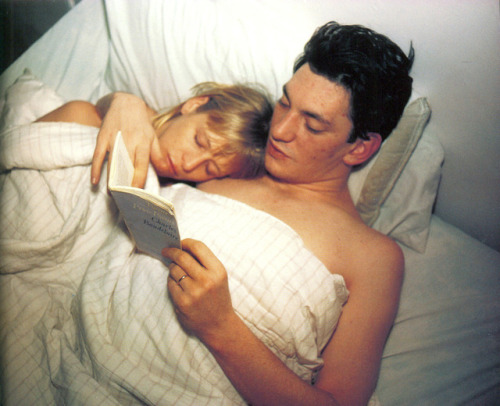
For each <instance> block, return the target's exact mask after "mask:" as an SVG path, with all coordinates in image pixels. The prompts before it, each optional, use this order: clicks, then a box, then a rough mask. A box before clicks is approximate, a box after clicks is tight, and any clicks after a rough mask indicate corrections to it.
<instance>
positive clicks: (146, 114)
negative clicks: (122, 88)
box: [91, 93, 165, 187]
mask: <svg viewBox="0 0 500 406" xmlns="http://www.w3.org/2000/svg"><path fill="white" fill-rule="evenodd" d="M97 109H98V111H99V114H100V115H101V117H103V121H102V126H101V129H100V130H99V134H98V135H97V142H96V147H95V150H94V156H93V158H92V170H91V181H92V183H93V184H94V185H95V184H97V183H99V179H100V177H101V170H102V164H103V162H104V159H105V158H106V154H107V153H108V152H109V153H111V151H112V150H113V145H114V143H115V138H116V134H117V132H118V131H121V132H122V136H123V141H124V142H125V145H126V146H127V150H128V153H129V155H130V158H131V160H132V163H133V165H134V168H135V173H134V179H133V181H132V186H136V187H144V184H145V182H146V176H147V172H148V165H149V160H150V158H151V161H152V162H153V163H154V164H155V166H156V167H159V168H160V169H161V168H162V165H165V163H164V162H163V159H162V154H161V151H160V145H159V143H158V138H157V136H156V132H155V130H154V129H153V127H152V125H151V117H152V116H153V115H154V114H155V112H154V111H153V110H152V109H150V108H149V107H148V106H147V105H146V103H144V101H143V100H141V99H140V98H138V97H136V96H134V95H132V94H127V93H113V94H110V95H108V96H106V97H104V98H102V99H100V100H99V101H98V102H97ZM108 162H109V160H108Z"/></svg>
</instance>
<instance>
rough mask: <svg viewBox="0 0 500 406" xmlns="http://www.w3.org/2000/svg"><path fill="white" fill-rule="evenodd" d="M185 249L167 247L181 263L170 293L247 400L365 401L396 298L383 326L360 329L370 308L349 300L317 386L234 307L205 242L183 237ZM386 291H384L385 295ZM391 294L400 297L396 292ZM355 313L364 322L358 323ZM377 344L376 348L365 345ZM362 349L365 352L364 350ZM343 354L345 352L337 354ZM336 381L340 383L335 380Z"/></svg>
mask: <svg viewBox="0 0 500 406" xmlns="http://www.w3.org/2000/svg"><path fill="white" fill-rule="evenodd" d="M183 250H184V251H180V250H176V249H168V250H165V254H166V256H168V257H169V258H170V259H172V260H173V261H174V263H175V264H176V265H172V266H171V277H170V278H169V280H168V288H169V291H170V294H171V296H172V300H173V301H174V304H175V306H176V310H177V313H178V315H179V319H180V321H181V323H182V324H183V325H184V326H185V327H186V328H187V329H189V330H191V331H192V332H194V333H195V334H196V335H197V336H198V337H199V338H200V339H201V340H202V341H203V342H204V344H205V345H206V346H207V348H208V349H209V350H210V351H211V352H212V354H213V355H214V357H215V358H216V359H217V361H218V363H219V365H220V366H221V368H222V369H223V370H224V372H225V374H226V376H227V377H228V378H229V379H230V380H231V382H232V383H233V385H234V386H235V388H236V389H237V390H238V391H239V392H240V394H241V395H242V396H243V397H244V398H245V400H246V401H248V402H249V403H251V404H256V405H259V404H272V405H281V404H282V405H329V404H331V405H343V404H345V405H356V404H366V402H367V400H368V399H369V397H370V395H371V392H372V391H373V383H374V382H375V381H376V376H377V371H378V366H379V363H380V360H379V358H380V356H381V348H383V343H384V342H385V338H386V335H387V331H388V329H389V326H390V323H391V322H392V318H393V315H394V309H392V307H393V305H394V302H395V303H397V300H393V303H392V304H390V305H387V306H384V307H385V309H387V310H384V311H382V312H381V313H383V314H376V315H374V317H375V318H378V319H379V321H380V322H381V324H379V323H377V322H375V321H373V322H370V323H368V325H363V323H364V322H365V321H366V320H367V319H370V314H373V312H372V311H370V310H367V308H368V307H369V306H367V305H366V304H365V302H364V301H363V298H362V297H361V296H359V297H358V296H357V294H356V297H357V299H355V300H354V299H353V300H352V301H351V299H349V300H350V301H351V302H350V306H351V307H350V308H349V310H347V309H346V311H348V313H347V317H344V315H343V316H342V317H341V319H340V323H339V326H338V330H337V332H338V331H339V330H340V331H341V335H340V338H338V339H335V340H331V342H330V343H329V344H328V347H327V349H326V350H325V368H323V371H321V373H320V377H319V382H318V384H317V385H315V386H311V385H310V384H308V383H306V382H304V381H302V380H301V379H300V378H299V377H298V376H296V375H295V374H294V373H293V372H292V371H291V370H289V369H288V368H287V367H286V366H285V365H284V364H283V363H282V362H281V361H280V360H279V359H278V358H277V357H276V356H275V355H274V354H273V353H272V352H271V351H270V350H269V349H268V348H267V347H266V346H265V345H264V344H263V343H262V342H261V341H260V340H259V339H258V338H257V337H256V336H255V335H254V334H253V333H252V332H251V331H250V330H249V329H248V327H247V326H246V325H245V324H244V323H243V321H242V320H241V319H240V318H239V317H238V316H237V315H236V313H235V312H234V310H233V308H232V306H231V301H230V296H229V290H228V287H227V274H226V272H225V270H224V268H223V266H222V264H221V263H220V262H219V261H218V259H217V258H216V257H215V256H214V255H213V254H212V253H211V252H210V251H209V250H208V248H206V246H204V245H203V244H202V243H200V242H197V241H193V240H185V241H184V242H183ZM184 274H187V275H188V277H187V278H184V279H183V280H182V281H181V282H180V284H178V283H177V282H176V281H178V280H179V278H181V276H183V275H184ZM393 283H394V282H393ZM394 285H397V283H394ZM354 288H355V287H354ZM385 289H386V290H392V289H391V288H389V287H386V288H385ZM398 289H399V288H398ZM357 290H358V289H355V291H357ZM395 290H397V289H395ZM359 293H362V289H360V291H359ZM388 293H390V292H387V291H385V292H381V293H380V297H382V296H384V294H388ZM390 294H391V295H392V296H399V294H397V293H395V292H392V293H390ZM373 301H375V302H378V301H380V300H379V299H373V298H369V302H373ZM370 304H373V303H370ZM389 308H390V309H391V310H388V309H389ZM365 311H367V312H369V315H368V316H366V315H364V314H361V313H363V312H365ZM375 313H378V311H375ZM386 313H387V314H386ZM389 314H390V315H389ZM356 315H358V316H359V317H361V319H360V320H358V319H357V316H356ZM389 320H391V321H389ZM344 324H346V326H345V327H344ZM371 329H373V330H374V331H372V330H371ZM356 331H358V333H359V335H358V336H357V337H359V338H356V339H355V340H353V341H352V342H349V341H347V342H346V341H345V340H350V339H352V336H353V335H354V336H356V334H357V333H356ZM336 334H337V333H335V336H336ZM372 339H374V340H376V341H377V343H376V344H373V345H367V341H369V340H372ZM358 343H360V344H358ZM358 345H361V346H363V348H361V350H360V349H359V348H357V346H358ZM336 347H338V348H336ZM341 351H345V353H343V354H340V355H339V353H340V352H341ZM358 354H359V355H358ZM349 360H354V362H349ZM330 363H333V364H334V365H336V366H338V367H343V368H345V370H344V371H338V372H336V373H333V372H335V371H334V369H335V366H334V367H331V366H329V365H327V364H330ZM368 364H373V365H368ZM365 371H366V372H365ZM338 376H341V378H342V379H339V380H338V381H337V380H336V378H337V377H338ZM350 378H352V379H353V380H352V381H351V380H350ZM344 385H345V388H344V387H343V386H344Z"/></svg>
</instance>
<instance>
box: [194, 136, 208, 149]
mask: <svg viewBox="0 0 500 406" xmlns="http://www.w3.org/2000/svg"><path fill="white" fill-rule="evenodd" d="M194 140H195V142H196V145H197V146H198V147H199V148H202V149H210V140H209V139H208V136H207V135H206V134H205V133H202V132H197V133H196V134H195V136H194Z"/></svg>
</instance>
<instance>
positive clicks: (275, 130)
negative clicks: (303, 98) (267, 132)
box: [271, 111, 298, 142]
mask: <svg viewBox="0 0 500 406" xmlns="http://www.w3.org/2000/svg"><path fill="white" fill-rule="evenodd" d="M297 129H298V121H297V117H296V116H295V115H294V113H292V112H290V111H288V112H283V113H281V114H279V115H278V117H277V118H276V120H275V121H274V122H273V126H272V128H271V134H272V136H273V138H274V139H276V140H279V141H283V142H290V141H293V139H294V138H295V134H296V131H297Z"/></svg>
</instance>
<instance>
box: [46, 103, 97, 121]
mask: <svg viewBox="0 0 500 406" xmlns="http://www.w3.org/2000/svg"><path fill="white" fill-rule="evenodd" d="M36 121H37V122H66V123H77V124H83V125H88V126H92V127H100V126H101V123H102V120H101V117H100V116H99V113H98V112H97V109H96V106H95V105H93V104H92V103H89V102H87V101H83V100H74V101H70V102H68V103H65V104H63V105H62V106H61V107H59V108H57V109H55V110H53V111H51V112H50V113H48V114H46V115H45V116H43V117H40V118H39V119H38V120H36Z"/></svg>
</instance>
